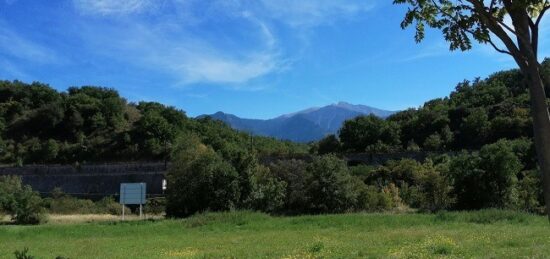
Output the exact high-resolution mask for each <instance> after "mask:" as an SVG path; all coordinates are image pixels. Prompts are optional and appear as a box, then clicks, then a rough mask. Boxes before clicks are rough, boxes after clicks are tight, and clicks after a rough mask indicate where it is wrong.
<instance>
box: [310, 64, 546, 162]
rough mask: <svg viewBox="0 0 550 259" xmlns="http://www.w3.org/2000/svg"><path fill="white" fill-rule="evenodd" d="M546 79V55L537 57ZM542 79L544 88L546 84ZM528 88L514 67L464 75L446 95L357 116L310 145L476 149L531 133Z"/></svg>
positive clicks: (330, 149)
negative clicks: (388, 111)
mask: <svg viewBox="0 0 550 259" xmlns="http://www.w3.org/2000/svg"><path fill="white" fill-rule="evenodd" d="M541 69H542V70H543V71H545V72H546V73H545V74H546V75H548V76H547V78H548V79H550V60H549V59H547V60H545V61H544V62H543V63H542V68H541ZM546 85H547V91H546V93H547V94H550V86H548V84H546ZM529 107H530V103H529V94H528V89H527V87H526V86H525V84H524V83H523V78H522V76H521V74H520V72H519V71H518V70H510V71H502V72H498V73H495V74H493V75H491V76H489V77H488V78H486V79H483V80H482V79H479V78H478V79H475V80H473V81H464V82H461V83H459V84H458V85H457V86H456V89H455V91H453V92H452V93H451V94H450V95H449V97H445V98H439V99H434V100H430V101H428V102H426V103H425V104H424V105H423V106H422V107H420V108H411V109H408V110H405V111H401V112H398V113H395V114H393V115H392V116H390V117H389V118H388V119H387V120H383V119H380V118H377V117H375V116H361V117H357V118H355V119H352V120H349V121H346V122H345V123H344V125H343V126H342V128H341V129H340V131H339V133H338V135H330V136H327V137H326V138H324V139H323V140H321V141H319V142H318V143H316V145H314V147H313V149H312V151H313V152H314V153H320V154H326V153H357V152H359V153H362V152H370V153H391V152H396V151H406V150H408V151H439V152H445V151H460V150H463V149H467V150H478V149H480V148H481V147H482V146H483V145H486V144H491V143H495V142H496V141H498V140H500V139H509V140H513V139H521V138H525V139H531V138H532V135H533V130H532V122H531V115H530V108H529Z"/></svg>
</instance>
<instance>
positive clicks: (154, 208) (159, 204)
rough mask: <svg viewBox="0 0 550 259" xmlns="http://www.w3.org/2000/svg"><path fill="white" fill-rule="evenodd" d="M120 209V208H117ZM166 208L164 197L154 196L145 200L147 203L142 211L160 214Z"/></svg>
mask: <svg viewBox="0 0 550 259" xmlns="http://www.w3.org/2000/svg"><path fill="white" fill-rule="evenodd" d="M119 210H120V209H119ZM165 210H166V198H164V197H156V198H150V199H148V200H147V204H146V205H145V208H144V213H146V214H154V215H160V214H162V213H164V211H165Z"/></svg>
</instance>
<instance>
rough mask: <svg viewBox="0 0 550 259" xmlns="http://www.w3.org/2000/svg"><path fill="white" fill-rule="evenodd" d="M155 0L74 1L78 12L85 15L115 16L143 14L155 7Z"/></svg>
mask: <svg viewBox="0 0 550 259" xmlns="http://www.w3.org/2000/svg"><path fill="white" fill-rule="evenodd" d="M155 2H160V0H159V1H153V0H74V1H73V3H74V5H75V7H76V8H77V10H79V11H80V12H82V13H84V14H99V15H114V14H134V13H142V12H145V11H147V10H149V9H150V8H152V7H153V6H154V5H155Z"/></svg>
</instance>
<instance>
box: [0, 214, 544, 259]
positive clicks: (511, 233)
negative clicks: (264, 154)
mask: <svg viewBox="0 0 550 259" xmlns="http://www.w3.org/2000/svg"><path fill="white" fill-rule="evenodd" d="M24 247H28V248H29V254H31V255H34V256H36V257H37V258H55V257H56V256H63V257H65V258H388V257H389V258H430V257H433V258H438V257H448V258H472V257H477V258H550V224H548V221H547V220H546V218H544V217H541V216H534V215H528V214H522V213H516V212H507V211H497V210H486V211H479V212H458V213H454V212H453V213H440V214H360V213H358V214H343V215H319V216H298V217H271V216H268V215H265V214H260V213H253V212H230V213H207V214H202V215H198V216H194V217H191V218H188V219H184V220H147V221H127V222H116V221H114V222H113V221H104V222H92V223H74V222H73V224H58V223H55V224H54V223H52V224H46V225H40V226H13V225H3V226H0V258H14V256H13V252H14V251H15V250H22V249H23V248H24Z"/></svg>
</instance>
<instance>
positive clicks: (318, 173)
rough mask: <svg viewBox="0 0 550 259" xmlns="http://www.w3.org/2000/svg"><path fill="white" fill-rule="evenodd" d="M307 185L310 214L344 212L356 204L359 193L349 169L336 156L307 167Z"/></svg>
mask: <svg viewBox="0 0 550 259" xmlns="http://www.w3.org/2000/svg"><path fill="white" fill-rule="evenodd" d="M305 183H306V184H305V188H306V197H307V203H308V207H309V210H310V212H313V213H332V212H344V211H348V210H350V209H352V208H353V206H354V205H355V204H356V201H357V196H358V193H357V192H356V190H355V188H354V184H353V182H352V177H351V175H350V173H349V170H348V167H347V165H346V163H345V161H343V160H341V159H339V158H337V157H336V156H334V155H325V156H321V157H317V158H315V159H314V160H313V162H311V163H310V164H309V165H308V166H307V176H306V180H305Z"/></svg>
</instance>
